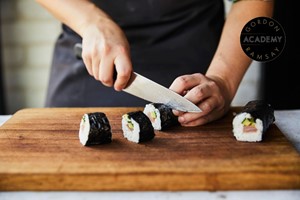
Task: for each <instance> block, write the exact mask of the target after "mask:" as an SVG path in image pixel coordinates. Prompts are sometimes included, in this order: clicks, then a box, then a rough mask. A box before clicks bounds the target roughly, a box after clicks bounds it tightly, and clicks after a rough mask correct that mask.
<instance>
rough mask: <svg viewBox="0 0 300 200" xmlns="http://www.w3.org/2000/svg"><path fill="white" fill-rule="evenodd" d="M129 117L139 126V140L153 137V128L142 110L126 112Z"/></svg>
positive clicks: (142, 140)
mask: <svg viewBox="0 0 300 200" xmlns="http://www.w3.org/2000/svg"><path fill="white" fill-rule="evenodd" d="M127 115H128V118H129V119H133V120H134V121H136V122H137V123H138V124H139V126H140V133H139V134H140V139H139V142H145V141H148V140H152V139H153V138H154V137H155V133H154V128H153V126H152V123H151V121H150V119H149V118H148V117H147V115H146V114H145V113H143V111H134V112H129V113H127Z"/></svg>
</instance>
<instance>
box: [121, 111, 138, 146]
mask: <svg viewBox="0 0 300 200" xmlns="http://www.w3.org/2000/svg"><path fill="white" fill-rule="evenodd" d="M130 120H131V122H132V124H133V130H131V129H130V128H129V127H128V126H127V120H126V119H125V118H124V117H122V130H123V135H124V137H125V138H127V139H128V140H129V141H131V142H135V143H139V140H140V125H139V124H138V123H137V122H136V121H135V120H133V119H130Z"/></svg>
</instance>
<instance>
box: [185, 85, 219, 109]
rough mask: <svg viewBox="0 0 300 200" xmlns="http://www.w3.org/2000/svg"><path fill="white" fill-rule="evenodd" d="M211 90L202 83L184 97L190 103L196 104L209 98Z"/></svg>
mask: <svg viewBox="0 0 300 200" xmlns="http://www.w3.org/2000/svg"><path fill="white" fill-rule="evenodd" d="M213 92H214V91H213V90H212V89H211V88H210V87H209V85H208V84H206V83H204V84H202V85H197V86H196V87H194V88H192V89H191V90H190V91H188V92H187V93H186V95H185V96H184V97H185V98H187V99H188V100H190V101H191V102H193V103H195V104H197V103H199V102H201V101H203V100H204V99H206V98H208V97H210V96H211V95H212V94H213Z"/></svg>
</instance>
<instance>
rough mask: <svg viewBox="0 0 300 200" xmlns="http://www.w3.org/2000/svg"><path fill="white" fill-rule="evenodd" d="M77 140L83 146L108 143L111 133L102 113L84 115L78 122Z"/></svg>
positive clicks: (106, 119)
mask: <svg viewBox="0 0 300 200" xmlns="http://www.w3.org/2000/svg"><path fill="white" fill-rule="evenodd" d="M79 140H80V143H81V144H82V145H84V146H90V145H97V144H106V143H110V142H111V141H112V133H111V127H110V124H109V121H108V118H107V117H106V115H105V114H104V113H102V112H94V113H86V114H84V115H83V116H82V119H81V122H80V129H79Z"/></svg>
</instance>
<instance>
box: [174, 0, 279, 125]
mask: <svg viewBox="0 0 300 200" xmlns="http://www.w3.org/2000/svg"><path fill="white" fill-rule="evenodd" d="M272 13H273V2H271V1H247V0H242V1H238V2H236V3H234V4H233V5H232V7H231V10H230V12H229V13H228V15H227V19H226V21H225V24H224V27H223V32H222V35H221V39H220V42H219V45H218V48H217V50H216V53H215V55H214V57H213V59H212V61H211V63H210V66H209V68H208V71H207V72H206V74H205V76H204V75H202V74H193V75H185V76H181V77H178V78H177V79H176V80H175V81H174V82H173V83H172V85H171V86H170V89H172V90H174V91H176V92H178V93H181V94H185V93H186V92H185V91H188V92H187V93H186V94H185V97H186V98H188V99H189V100H191V101H192V102H194V103H195V104H196V105H198V106H199V107H200V108H201V109H202V110H203V112H202V113H197V114H193V113H179V112H175V114H177V115H180V116H179V118H178V119H179V122H181V124H182V125H184V126H196V125H202V124H205V123H208V122H210V121H213V120H216V119H218V118H220V117H222V116H223V115H224V114H225V113H226V112H227V111H228V110H229V107H230V104H231V102H232V100H233V98H234V96H235V94H236V92H237V89H238V87H239V84H240V82H241V80H242V78H243V76H244V74H245V72H246V71H247V69H248V67H249V65H250V64H251V59H250V58H249V57H247V55H246V54H245V53H244V52H243V50H242V48H241V45H240V33H241V30H242V28H243V27H244V25H245V24H246V23H247V22H248V21H250V20H251V19H253V18H255V17H258V16H269V17H270V16H272Z"/></svg>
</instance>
